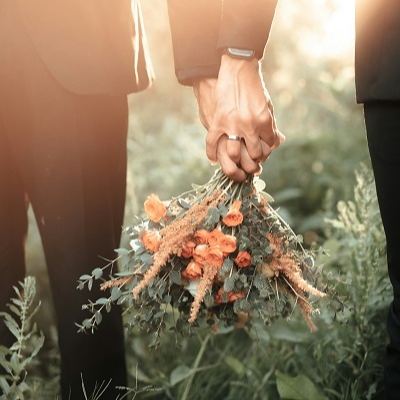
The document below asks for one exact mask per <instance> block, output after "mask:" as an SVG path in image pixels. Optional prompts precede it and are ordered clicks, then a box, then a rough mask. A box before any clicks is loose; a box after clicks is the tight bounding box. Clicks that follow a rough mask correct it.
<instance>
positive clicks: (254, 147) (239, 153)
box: [193, 54, 285, 181]
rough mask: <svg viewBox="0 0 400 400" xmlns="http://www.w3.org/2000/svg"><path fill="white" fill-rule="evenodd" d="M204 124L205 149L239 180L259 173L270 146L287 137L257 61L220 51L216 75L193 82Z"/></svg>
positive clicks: (211, 159)
mask: <svg viewBox="0 0 400 400" xmlns="http://www.w3.org/2000/svg"><path fill="white" fill-rule="evenodd" d="M193 90H194V93H195V96H196V98H197V102H198V105H199V114H200V120H201V122H202V124H203V125H204V126H205V128H206V129H207V131H208V133H207V139H206V153H207V157H208V158H209V160H210V162H211V163H217V162H219V163H220V165H221V168H222V170H223V171H224V172H225V174H226V175H227V176H229V177H230V178H231V179H233V180H236V181H243V180H245V179H246V175H247V174H257V173H260V171H261V166H260V164H262V163H263V162H264V161H265V160H266V159H267V158H268V156H269V155H270V154H271V151H272V149H274V148H276V147H278V146H279V144H280V143H281V142H282V141H283V140H284V139H285V137H284V135H282V134H281V133H280V132H279V130H278V128H277V126H276V121H275V117H274V109H273V106H272V102H271V100H270V98H269V95H268V92H267V90H266V88H265V85H264V81H263V79H262V76H261V72H260V65H259V61H258V60H257V59H256V58H251V59H249V60H245V59H237V58H233V57H231V56H229V55H226V54H224V55H222V58H221V67H220V71H219V75H218V79H215V78H199V79H197V80H195V81H194V82H193Z"/></svg>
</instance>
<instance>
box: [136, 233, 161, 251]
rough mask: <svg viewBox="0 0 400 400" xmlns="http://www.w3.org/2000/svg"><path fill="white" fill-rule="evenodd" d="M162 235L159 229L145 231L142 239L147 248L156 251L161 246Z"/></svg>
mask: <svg viewBox="0 0 400 400" xmlns="http://www.w3.org/2000/svg"><path fill="white" fill-rule="evenodd" d="M160 240H161V236H160V233H159V232H158V231H144V232H143V234H142V236H141V237H140V241H141V242H142V243H143V244H144V247H145V248H146V250H149V251H152V252H154V253H155V252H156V251H158V249H159V248H160Z"/></svg>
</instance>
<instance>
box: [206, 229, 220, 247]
mask: <svg viewBox="0 0 400 400" xmlns="http://www.w3.org/2000/svg"><path fill="white" fill-rule="evenodd" d="M221 236H224V234H223V233H222V232H221V230H220V229H218V228H215V229H214V230H213V231H211V232H210V233H209V234H208V244H209V245H210V246H216V245H217V244H218V239H219V238H220V237H221Z"/></svg>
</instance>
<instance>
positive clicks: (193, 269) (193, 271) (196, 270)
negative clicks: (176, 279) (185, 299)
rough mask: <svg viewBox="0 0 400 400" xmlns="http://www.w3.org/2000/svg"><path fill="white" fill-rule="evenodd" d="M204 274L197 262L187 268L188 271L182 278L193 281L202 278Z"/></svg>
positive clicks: (192, 262) (191, 263)
mask: <svg viewBox="0 0 400 400" xmlns="http://www.w3.org/2000/svg"><path fill="white" fill-rule="evenodd" d="M202 274H203V268H202V267H201V265H199V264H197V263H196V262H195V261H191V262H190V263H189V264H188V266H187V267H186V269H185V270H184V271H183V272H182V276H183V277H184V278H188V279H191V280H195V279H198V278H200V277H201V276H202Z"/></svg>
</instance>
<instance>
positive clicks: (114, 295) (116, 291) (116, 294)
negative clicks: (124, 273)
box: [111, 287, 122, 301]
mask: <svg viewBox="0 0 400 400" xmlns="http://www.w3.org/2000/svg"><path fill="white" fill-rule="evenodd" d="M121 296H122V292H121V289H120V288H119V287H113V288H112V289H111V301H116V300H118V299H119V298H120V297H121Z"/></svg>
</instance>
